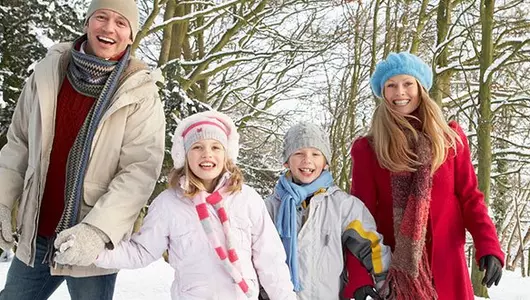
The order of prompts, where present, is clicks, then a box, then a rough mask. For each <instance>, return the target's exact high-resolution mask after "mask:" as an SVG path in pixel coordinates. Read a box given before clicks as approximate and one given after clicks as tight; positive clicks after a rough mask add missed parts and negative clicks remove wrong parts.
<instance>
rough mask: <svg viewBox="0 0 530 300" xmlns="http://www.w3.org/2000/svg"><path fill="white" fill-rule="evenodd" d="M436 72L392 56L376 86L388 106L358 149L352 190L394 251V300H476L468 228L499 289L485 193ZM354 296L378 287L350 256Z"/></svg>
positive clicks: (498, 256) (498, 259) (381, 66)
mask: <svg viewBox="0 0 530 300" xmlns="http://www.w3.org/2000/svg"><path fill="white" fill-rule="evenodd" d="M432 77H433V76H432V71H431V67H430V66H428V65H427V64H426V63H424V62H423V61H422V60H421V59H419V58H418V57H417V56H415V55H412V54H410V53H406V52H402V53H391V54H390V55H388V57H387V58H386V60H383V61H381V62H379V63H378V64H377V66H376V70H375V72H374V74H373V75H372V78H371V85H372V90H373V91H374V94H375V95H376V96H378V97H381V98H383V101H382V102H381V104H380V105H379V106H378V107H377V109H376V111H375V113H374V116H373V119H372V127H371V130H370V132H369V134H368V135H367V136H366V137H362V138H360V139H358V140H356V141H355V143H354V144H353V147H352V150H351V155H352V160H353V171H352V187H351V192H352V194H353V195H355V196H357V197H359V198H360V199H361V200H362V201H364V203H365V204H366V206H367V207H368V209H369V210H370V211H371V213H372V214H373V216H374V218H375V220H376V223H377V228H378V229H379V231H380V233H381V234H382V235H383V236H384V237H385V242H386V243H387V244H388V245H389V246H390V247H391V248H392V251H393V255H392V263H391V265H390V270H389V273H388V276H387V283H386V287H387V289H384V291H385V292H387V293H390V294H389V295H388V298H389V299H397V300H403V299H422V300H428V299H439V300H454V299H466V300H472V299H474V296H473V289H472V286H471V282H470V280H469V274H468V268H467V265H466V257H465V255H464V245H465V241H466V236H465V231H466V229H467V230H468V231H469V232H470V233H471V235H472V237H473V241H474V243H475V248H476V250H477V251H476V260H477V262H479V265H480V268H481V269H486V274H485V277H484V280H483V282H482V283H483V284H484V285H487V286H488V287H490V286H491V285H492V284H498V283H499V280H500V278H501V273H502V264H503V261H504V254H503V253H502V251H501V248H500V245H499V241H498V239H497V235H496V233H495V227H494V225H493V222H492V221H491V219H490V217H489V216H488V210H487V208H486V205H485V204H484V195H483V194H482V193H481V192H480V191H479V189H478V187H477V177H476V175H475V171H474V169H473V164H472V163H471V155H470V150H469V146H468V142H467V139H466V135H465V134H464V132H463V130H462V128H460V126H459V125H458V124H457V123H456V122H449V124H448V123H446V122H445V120H444V118H443V115H442V111H441V109H440V107H438V105H437V104H436V103H435V102H434V101H433V100H432V99H431V98H429V94H428V93H427V91H428V90H429V89H430V88H431V86H432ZM347 259H348V265H349V266H350V268H349V270H353V269H356V270H357V271H354V272H350V275H351V276H350V282H349V284H350V286H349V289H350V290H353V291H356V292H355V299H356V300H364V299H365V297H366V292H367V291H370V288H369V287H367V286H369V285H370V284H371V279H370V278H369V277H368V275H367V273H366V270H365V269H364V268H363V267H362V265H361V264H360V263H359V262H358V261H357V259H356V258H355V257H353V256H351V255H350V256H349V257H348V258H347Z"/></svg>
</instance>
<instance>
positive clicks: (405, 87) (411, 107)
mask: <svg viewBox="0 0 530 300" xmlns="http://www.w3.org/2000/svg"><path fill="white" fill-rule="evenodd" d="M383 95H384V97H385V101H386V103H387V105H388V106H389V107H390V108H392V109H393V110H395V111H397V112H398V113H400V114H402V115H410V114H411V113H412V112H413V111H415V110H416V108H418V106H419V105H420V90H419V84H418V82H417V81H416V78H414V77H412V76H410V75H396V76H393V77H390V79H388V80H387V81H386V82H385V85H384V90H383Z"/></svg>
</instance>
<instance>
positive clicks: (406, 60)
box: [370, 52, 432, 98]
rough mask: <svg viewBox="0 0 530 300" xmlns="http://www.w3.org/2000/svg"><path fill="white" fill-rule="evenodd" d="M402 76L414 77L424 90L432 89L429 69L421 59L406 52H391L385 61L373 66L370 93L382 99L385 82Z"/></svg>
mask: <svg viewBox="0 0 530 300" xmlns="http://www.w3.org/2000/svg"><path fill="white" fill-rule="evenodd" d="M403 74H405V75H410V76H413V77H415V78H416V79H417V80H418V81H419V82H420V84H421V85H422V86H423V87H424V88H425V89H426V90H430V89H431V87H432V70H431V67H430V66H429V65H427V64H426V63H425V62H424V61H423V60H421V58H419V57H417V56H416V55H414V54H410V53H408V52H399V53H394V52H391V53H390V54H389V55H388V56H387V58H386V59H384V60H382V61H380V62H379V63H378V64H377V65H376V66H375V71H374V73H373V74H372V78H371V79H370V85H371V86H372V91H373V92H374V94H375V95H376V96H377V97H379V98H382V91H383V87H384V84H385V82H386V81H387V80H388V79H390V78H391V77H393V76H396V75H403Z"/></svg>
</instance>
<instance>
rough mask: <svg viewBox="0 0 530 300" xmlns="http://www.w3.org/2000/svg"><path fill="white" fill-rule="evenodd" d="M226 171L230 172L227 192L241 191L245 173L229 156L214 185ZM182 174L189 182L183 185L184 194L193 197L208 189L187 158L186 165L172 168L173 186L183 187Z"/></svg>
mask: <svg viewBox="0 0 530 300" xmlns="http://www.w3.org/2000/svg"><path fill="white" fill-rule="evenodd" d="M225 172H229V173H230V178H229V179H228V186H227V192H228V193H230V194H231V193H235V192H238V191H241V188H242V186H243V173H242V172H241V169H239V167H238V166H236V164H234V162H233V161H232V160H231V159H227V158H225V163H224V167H223V171H222V172H221V174H219V176H217V178H216V179H215V184H214V185H217V184H218V183H219V179H221V177H222V176H223V174H224V173H225ZM182 176H185V177H186V179H187V184H186V186H185V187H183V188H184V190H183V191H184V195H185V196H186V197H189V198H193V197H194V196H195V195H197V194H198V193H199V192H200V191H206V188H205V187H204V184H203V183H202V181H201V179H200V178H199V177H197V176H196V175H195V174H193V172H192V170H191V169H190V167H189V164H188V160H187V159H186V160H185V161H184V166H183V167H182V168H179V169H171V171H170V172H169V175H168V177H169V186H170V187H172V188H181V186H180V178H181V177H182Z"/></svg>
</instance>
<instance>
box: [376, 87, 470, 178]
mask: <svg viewBox="0 0 530 300" xmlns="http://www.w3.org/2000/svg"><path fill="white" fill-rule="evenodd" d="M416 84H418V90H419V93H420V99H419V100H420V103H419V106H418V109H417V112H418V114H417V117H415V116H404V115H402V114H400V113H398V112H397V111H395V110H393V109H392V108H390V107H389V105H388V104H387V101H386V100H385V99H383V101H382V103H381V104H380V105H379V106H378V107H377V108H376V110H375V113H374V116H373V119H372V127H371V128H370V132H369V134H368V135H369V136H371V137H372V138H373V146H374V151H375V154H376V156H377V160H378V161H379V164H380V166H381V167H383V168H385V169H388V170H390V171H391V172H402V171H408V172H414V171H416V169H417V167H418V166H419V165H420V164H421V163H420V162H419V161H417V158H418V157H417V155H416V154H415V153H414V152H413V151H412V150H411V145H410V144H409V143H410V142H409V140H408V139H407V135H406V134H405V131H406V130H409V131H411V132H412V134H413V136H414V138H415V139H417V138H418V135H417V131H416V129H415V128H414V127H413V126H412V125H411V124H410V123H409V121H408V120H407V118H416V119H419V121H420V122H421V126H422V128H421V132H423V133H425V134H426V136H427V137H428V138H429V140H430V142H431V149H432V162H431V163H432V167H431V174H433V173H434V172H435V171H436V170H437V169H438V168H439V167H440V166H441V165H442V163H443V162H444V161H445V159H446V157H447V154H448V151H449V148H453V149H454V150H455V151H456V143H457V142H459V143H462V140H461V139H460V136H459V135H458V133H456V132H455V131H454V130H453V129H452V128H451V127H450V126H449V125H448V124H447V122H446V121H445V119H444V117H443V114H442V110H441V108H440V107H439V106H438V105H437V104H436V103H435V102H434V101H433V100H432V99H431V98H430V97H429V94H428V92H427V91H425V90H424V88H423V87H422V85H421V84H419V82H418V81H417V80H416ZM383 98H384V92H383Z"/></svg>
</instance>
